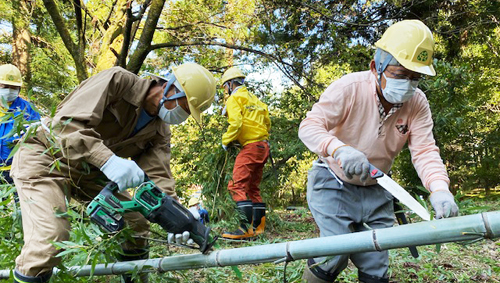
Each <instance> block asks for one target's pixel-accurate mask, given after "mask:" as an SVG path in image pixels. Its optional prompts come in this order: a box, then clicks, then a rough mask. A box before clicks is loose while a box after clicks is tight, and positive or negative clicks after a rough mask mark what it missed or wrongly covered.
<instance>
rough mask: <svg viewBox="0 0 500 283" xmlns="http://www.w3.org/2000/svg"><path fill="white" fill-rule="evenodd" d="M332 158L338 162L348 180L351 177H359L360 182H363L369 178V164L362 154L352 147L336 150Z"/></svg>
mask: <svg viewBox="0 0 500 283" xmlns="http://www.w3.org/2000/svg"><path fill="white" fill-rule="evenodd" d="M333 158H335V160H336V161H337V162H339V164H340V167H341V168H342V169H343V170H344V174H345V176H346V177H347V178H348V179H352V177H353V175H361V176H360V180H361V182H364V181H366V179H368V176H370V162H368V158H366V155H365V154H364V153H362V152H361V151H359V150H357V149H355V148H354V147H352V146H342V147H339V148H337V150H336V151H335V155H334V156H333Z"/></svg>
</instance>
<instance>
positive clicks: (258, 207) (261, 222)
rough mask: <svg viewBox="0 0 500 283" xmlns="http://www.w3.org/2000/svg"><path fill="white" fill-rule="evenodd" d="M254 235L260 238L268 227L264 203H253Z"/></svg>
mask: <svg viewBox="0 0 500 283" xmlns="http://www.w3.org/2000/svg"><path fill="white" fill-rule="evenodd" d="M252 226H253V233H254V236H258V235H260V234H262V233H264V228H265V227H266V204H265V203H263V202H254V203H253V223H252Z"/></svg>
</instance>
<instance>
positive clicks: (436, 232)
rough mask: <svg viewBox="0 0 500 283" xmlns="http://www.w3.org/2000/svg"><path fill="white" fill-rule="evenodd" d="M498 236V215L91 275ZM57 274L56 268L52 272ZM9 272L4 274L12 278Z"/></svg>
mask: <svg viewBox="0 0 500 283" xmlns="http://www.w3.org/2000/svg"><path fill="white" fill-rule="evenodd" d="M498 237H500V211H494V212H484V213H481V214H474V215H468V216H460V217H454V218H446V219H440V220H434V221H427V222H419V223H414V224H407V225H401V226H396V227H392V228H386V229H374V230H371V231H364V232H358V233H351V234H344V235H338V236H331V237H323V238H314V239H307V240H299V241H291V242H284V243H277V244H267V245H260V246H252V247H244V248H234V249H225V250H218V251H213V252H211V253H210V254H208V255H203V254H189V255H178V256H169V257H163V258H155V259H147V260H136V261H129V262H116V263H109V264H97V265H96V266H95V269H94V272H93V275H94V276H99V275H113V274H115V275H116V274H123V273H126V272H129V271H132V270H134V269H138V270H141V272H165V271H171V270H184V269H197V268H205V267H222V266H233V265H241V264H256V263H265V262H275V263H279V262H284V261H292V260H300V259H307V258H312V257H321V256H331V255H341V254H351V253H360V252H369V251H380V250H389V249H395V248H403V247H407V246H412V245H413V246H422V245H430V244H440V243H447V242H458V241H471V240H479V239H483V238H484V239H493V238H498ZM57 272H59V270H58V269H56V268H55V269H54V273H57ZM69 272H71V273H73V274H74V275H75V276H90V275H91V274H92V266H90V265H86V266H81V267H80V266H74V267H71V268H69ZM9 275H10V270H0V278H8V277H9Z"/></svg>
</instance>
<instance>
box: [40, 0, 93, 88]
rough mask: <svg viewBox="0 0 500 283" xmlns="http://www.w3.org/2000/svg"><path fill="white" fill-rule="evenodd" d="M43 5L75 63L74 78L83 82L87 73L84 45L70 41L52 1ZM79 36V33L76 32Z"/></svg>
mask: <svg viewBox="0 0 500 283" xmlns="http://www.w3.org/2000/svg"><path fill="white" fill-rule="evenodd" d="M43 4H44V5H45V8H46V9H47V12H48V13H49V15H50V17H51V18H52V22H54V25H55V26H56V29H57V32H58V33H59V35H60V36H61V39H62V41H63V42H64V46H66V49H68V51H69V53H70V54H71V57H72V58H73V61H74V62H75V69H76V76H77V78H78V81H80V82H81V81H83V80H85V79H87V78H88V72H87V68H86V61H85V44H83V42H80V43H78V44H77V43H75V42H73V40H72V39H71V38H72V37H71V33H70V32H69V29H68V27H67V26H66V22H65V19H64V18H63V16H62V15H61V13H60V11H59V8H58V7H57V4H56V2H55V1H54V0H43ZM78 34H79V35H80V34H81V33H80V31H79V32H78Z"/></svg>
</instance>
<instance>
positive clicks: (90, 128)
mask: <svg viewBox="0 0 500 283" xmlns="http://www.w3.org/2000/svg"><path fill="white" fill-rule="evenodd" d="M153 83H154V82H153V81H152V80H146V79H141V78H139V77H138V76H136V75H135V74H133V73H131V72H129V71H127V70H125V69H123V68H120V67H113V68H110V69H108V70H105V71H102V72H100V73H99V74H97V75H95V76H92V77H91V78H89V79H87V80H85V81H83V82H82V83H81V84H80V85H79V86H78V87H77V88H76V89H75V90H74V91H73V92H71V93H70V94H69V95H68V96H67V97H66V98H65V99H64V100H63V101H62V102H61V104H59V106H58V107H57V110H56V113H55V116H54V117H53V118H52V119H49V118H46V119H44V121H43V123H44V124H45V125H46V126H47V127H45V129H43V128H42V127H39V128H38V129H37V132H36V135H35V136H32V137H27V138H26V140H25V145H23V146H26V144H27V145H28V146H30V145H31V146H35V147H36V146H37V145H42V146H44V147H45V148H46V150H44V154H42V156H40V158H39V159H40V163H39V165H40V166H31V168H20V167H22V165H19V164H18V165H17V166H13V168H12V172H11V175H12V176H13V177H15V178H18V179H32V178H36V177H37V176H53V175H55V176H61V177H70V178H71V179H72V182H73V183H74V184H76V185H77V186H78V184H79V183H82V184H83V183H85V182H86V181H89V180H88V179H94V178H96V177H99V176H98V175H101V176H100V177H103V176H102V175H103V174H102V173H101V172H100V170H99V168H101V167H102V165H104V163H105V162H106V161H107V160H108V159H109V158H110V157H111V156H112V155H113V154H116V155H117V156H119V157H123V158H131V159H132V160H134V161H135V162H136V163H137V164H138V165H139V167H141V168H142V169H143V170H144V172H145V173H146V174H147V176H148V177H149V178H150V179H151V180H152V181H153V182H155V184H156V185H158V186H159V187H160V188H161V189H162V190H163V191H164V192H166V193H168V194H169V195H171V196H174V197H176V195H175V191H174V184H175V182H174V180H173V178H172V173H171V171H170V136H171V132H170V128H169V126H168V125H167V124H166V123H165V122H163V121H162V120H161V119H160V118H158V117H155V118H154V119H153V120H152V121H150V122H149V123H148V124H147V125H146V126H145V127H143V128H142V129H141V130H140V131H139V132H137V133H136V134H134V135H133V134H132V133H133V130H134V127H135V125H136V123H137V120H138V118H139V114H140V113H141V111H142V109H143V101H144V99H145V97H146V94H147V92H148V90H149V88H150V87H151V85H152V84H153ZM48 129H49V130H48ZM19 152H24V154H26V152H28V151H27V150H20V151H19ZM19 152H18V153H16V155H17V154H19ZM20 154H23V153H20ZM14 158H15V156H14ZM55 160H58V161H59V164H60V166H56V167H54V162H55ZM14 167H15V168H14ZM33 167H34V168H33ZM81 179H87V180H83V181H84V182H80V180H81ZM83 189H85V188H83Z"/></svg>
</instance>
